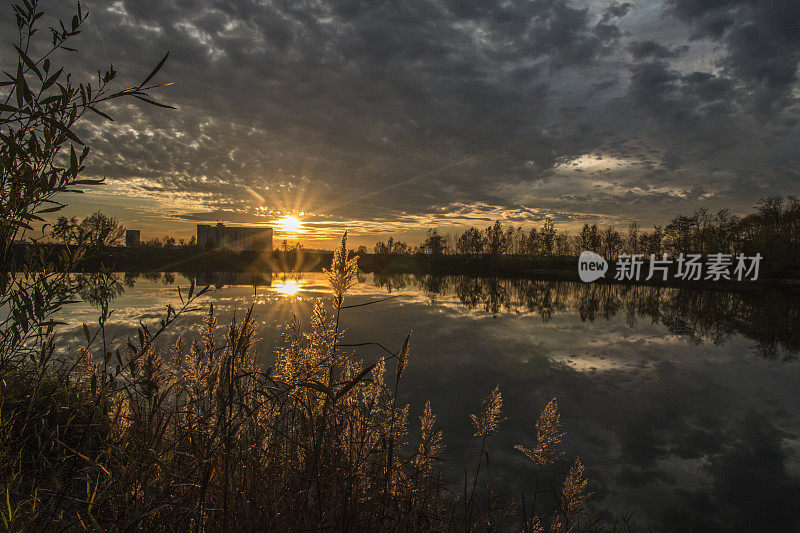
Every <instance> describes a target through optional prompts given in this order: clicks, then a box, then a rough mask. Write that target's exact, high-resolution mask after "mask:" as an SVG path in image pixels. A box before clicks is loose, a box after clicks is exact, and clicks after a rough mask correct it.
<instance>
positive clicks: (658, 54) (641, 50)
mask: <svg viewBox="0 0 800 533" xmlns="http://www.w3.org/2000/svg"><path fill="white" fill-rule="evenodd" d="M688 48H689V47H688V46H681V47H678V48H675V49H670V48H667V47H666V46H663V45H660V44H658V43H657V42H655V41H635V42H633V43H631V45H630V46H629V49H630V51H631V55H633V58H634V59H636V60H642V59H675V58H677V57H680V56H681V54H683V53H684V52H686V51H687V50H688Z"/></svg>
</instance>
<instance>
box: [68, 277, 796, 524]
mask: <svg viewBox="0 0 800 533" xmlns="http://www.w3.org/2000/svg"><path fill="white" fill-rule="evenodd" d="M197 283H198V285H205V284H206V283H210V284H211V285H212V288H211V290H210V291H209V292H208V293H206V294H205V295H203V296H202V297H201V298H200V299H199V301H198V304H199V307H204V308H207V306H208V304H209V303H213V304H214V306H215V310H216V312H217V316H218V319H219V323H220V324H221V325H224V324H225V323H226V322H227V321H228V320H230V319H231V317H233V316H234V315H235V314H237V313H238V314H241V313H242V312H243V311H244V310H245V309H246V308H247V307H248V306H250V305H251V304H252V305H253V306H254V313H255V315H256V316H257V324H258V327H257V338H258V341H257V343H256V345H255V349H256V350H258V353H259V354H261V355H262V356H263V360H264V364H265V366H268V365H269V364H270V358H271V355H270V354H271V353H272V352H273V349H274V348H275V347H276V346H277V345H278V344H279V343H280V342H281V335H282V333H283V332H284V331H286V325H287V323H288V322H289V320H290V318H291V317H292V315H293V314H295V315H297V316H298V317H299V318H300V320H301V321H302V320H303V319H304V318H305V317H307V316H308V314H309V312H310V311H311V309H312V307H313V305H314V302H315V301H317V300H318V299H322V300H325V299H326V298H329V296H330V291H329V290H328V289H327V286H326V282H325V278H324V275H323V274H321V273H303V274H292V273H284V274H276V273H273V274H267V275H266V276H263V277H261V279H258V280H255V279H253V278H252V276H250V275H243V274H220V275H215V276H208V277H206V278H202V277H201V278H199V279H198V280H197ZM188 285H189V280H188V279H187V278H186V277H184V276H182V275H180V274H163V273H162V274H148V275H142V276H133V275H123V274H119V275H117V276H116V279H112V280H111V286H110V288H111V291H110V292H111V293H112V294H114V295H116V297H115V299H114V300H113V302H112V308H114V309H116V311H114V313H113V314H112V315H111V318H110V320H109V322H108V328H107V331H108V335H110V336H115V337H116V338H117V339H118V340H121V339H124V338H125V337H126V336H129V335H134V334H135V331H136V325H137V324H138V321H139V319H142V320H144V321H145V323H149V324H154V323H155V322H157V319H158V318H159V317H160V316H162V314H163V312H164V310H165V305H166V304H168V303H172V304H173V305H175V304H177V303H178V302H179V300H178V294H177V286H181V287H182V288H183V289H184V290H185V289H186V288H187V287H188ZM87 286H88V287H89V288H91V284H87ZM103 286H105V287H107V289H108V287H109V285H108V283H106V285H103ZM107 289H106V290H107ZM712 289H713V288H712ZM712 289H709V288H705V289H696V290H695V289H686V288H683V289H678V288H658V287H650V286H644V285H627V286H626V285H612V284H581V283H573V282H556V281H536V280H523V279H498V278H485V279H483V278H470V277H464V276H460V277H455V276H414V275H377V274H375V275H373V274H363V275H361V277H360V283H359V284H358V285H357V286H355V287H354V288H353V289H352V291H351V292H350V294H349V296H348V297H347V298H346V301H345V304H350V305H352V304H360V303H366V302H371V301H375V300H379V299H382V298H387V297H389V296H392V297H393V298H392V299H390V300H386V301H383V302H380V303H376V304H374V305H367V306H363V307H355V308H352V309H348V310H345V311H343V312H342V325H343V327H344V328H346V329H347V332H346V335H345V339H344V341H343V342H344V343H364V342H377V343H381V344H383V345H384V346H386V347H387V348H389V349H390V350H392V351H395V350H397V349H399V347H400V345H401V344H402V342H403V339H404V338H405V335H406V334H407V333H408V330H409V329H410V328H411V327H412V326H413V328H414V333H413V337H412V351H411V358H410V362H409V367H408V369H407V371H406V374H405V375H404V381H403V382H402V383H401V387H400V390H399V396H400V399H401V400H403V401H404V402H408V403H409V404H410V405H411V410H412V411H411V412H412V415H411V417H410V425H411V427H412V430H413V429H416V428H417V427H418V416H419V413H420V411H421V410H422V407H423V406H424V404H425V401H426V400H430V401H431V405H432V407H433V410H434V412H435V413H436V414H437V417H438V423H439V425H440V426H441V427H442V428H443V430H444V439H445V444H446V446H447V453H446V456H447V458H448V460H449V462H448V464H447V465H446V466H445V471H446V473H447V474H448V476H450V479H453V480H454V481H456V482H457V483H460V482H461V479H462V478H463V469H464V465H463V457H464V456H468V457H469V463H468V464H469V465H470V466H469V468H471V469H472V468H474V465H475V462H476V458H477V454H478V451H479V449H480V442H478V441H477V440H476V439H475V438H474V437H473V436H472V433H473V429H472V426H471V423H470V421H469V414H470V413H477V412H478V410H479V409H480V403H481V399H482V398H483V397H484V396H485V395H486V394H488V393H489V392H490V391H491V390H492V389H493V388H494V387H495V385H499V386H500V389H501V391H502V393H503V400H504V404H503V406H504V416H505V418H506V419H505V421H504V422H503V424H502V426H501V428H500V432H499V434H498V435H497V436H496V437H494V438H493V439H492V442H491V443H490V454H491V458H492V469H493V470H492V477H493V480H494V484H495V487H496V491H497V492H499V493H500V494H504V495H507V496H516V497H517V499H518V500H519V495H520V491H521V490H526V491H527V493H528V494H530V491H531V490H532V488H531V487H532V485H533V481H534V476H535V470H534V468H533V466H532V464H531V463H530V462H528V460H527V459H526V458H525V457H524V456H523V455H522V454H521V453H519V452H517V451H515V450H513V446H514V445H515V444H523V445H526V446H528V447H533V445H534V444H535V440H536V430H535V427H534V424H535V423H536V420H537V418H538V415H539V412H540V410H541V409H542V408H543V407H544V405H545V404H546V403H547V402H548V401H549V400H550V399H551V398H553V397H556V398H558V403H559V408H560V410H561V413H562V417H561V421H562V424H563V426H564V430H565V431H566V437H565V440H564V445H563V450H564V452H565V453H566V455H567V457H568V458H570V459H574V458H575V457H576V456H580V458H581V460H582V461H583V463H584V464H585V466H586V473H587V476H588V477H589V480H590V489H591V490H592V491H593V492H594V493H595V494H594V496H593V498H592V502H593V509H594V510H596V511H598V512H603V511H610V512H623V511H624V512H627V513H629V514H633V517H634V520H635V522H636V524H637V525H640V526H648V525H649V526H652V527H653V528H655V529H656V530H674V531H685V530H687V529H688V528H693V530H695V531H735V530H738V531H756V530H765V531H785V530H791V529H794V528H795V527H796V526H797V524H798V516H797V513H798V507H797V506H798V502H800V380H798V370H800V363H799V362H798V359H797V357H796V356H797V354H798V351H800V327H798V326H800V305H798V293H797V292H795V290H789V289H788V288H786V287H777V288H769V287H764V286H759V287H751V289H750V290H747V291H737V292H734V291H729V290H721V289H720V290H712ZM184 294H185V293H184ZM93 295H94V296H93ZM83 296H84V297H85V299H86V300H87V301H88V302H89V303H87V302H84V303H79V304H74V305H72V306H70V307H68V308H67V309H65V310H64V312H63V316H62V319H64V320H65V321H66V322H67V323H68V325H66V326H63V327H62V330H61V335H62V336H64V337H65V338H66V339H67V340H69V341H70V342H71V343H72V344H73V345H78V344H79V343H80V342H82V339H83V333H82V327H81V324H83V323H84V322H85V323H87V324H89V326H90V327H92V328H94V327H96V324H97V313H98V311H97V309H96V308H95V307H94V306H93V305H92V304H91V303H90V302H92V301H93V299H94V298H95V297H96V293H94V292H93V291H92V290H88V289H87V290H86V291H84V294H83ZM203 312H204V311H201V310H196V311H193V312H191V313H189V314H188V315H186V316H184V317H181V318H180V319H179V322H178V323H177V324H176V327H175V328H174V329H173V330H172V331H171V332H170V335H168V336H165V337H164V338H163V340H162V342H163V343H165V344H168V343H170V342H171V341H172V340H174V338H175V336H176V335H177V334H184V333H186V334H189V335H191V334H192V333H196V332H197V331H198V329H199V323H200V317H201V316H202V313H203ZM352 349H353V350H355V352H356V354H357V356H358V357H359V358H362V359H364V360H365V361H368V362H371V361H374V360H376V359H377V358H378V357H380V356H381V350H380V348H378V347H375V346H366V347H358V348H352ZM417 431H418V430H417ZM412 436H413V431H412ZM558 468H561V469H562V472H563V471H565V470H566V468H568V465H567V464H566V463H564V464H562V465H559V467H558ZM459 476H461V477H459ZM459 486H460V485H457V486H456V488H455V490H456V491H458V490H459V488H458V487H459Z"/></svg>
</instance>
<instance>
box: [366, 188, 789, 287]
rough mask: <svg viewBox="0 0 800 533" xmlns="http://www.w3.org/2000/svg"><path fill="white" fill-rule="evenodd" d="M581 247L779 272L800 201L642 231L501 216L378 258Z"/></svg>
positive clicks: (548, 252) (378, 248) (573, 251)
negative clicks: (722, 257) (754, 263)
mask: <svg viewBox="0 0 800 533" xmlns="http://www.w3.org/2000/svg"><path fill="white" fill-rule="evenodd" d="M583 250H591V251H594V252H596V253H598V254H600V255H602V256H604V257H606V258H607V259H609V260H614V259H616V258H617V257H618V256H619V255H620V254H642V255H644V256H645V257H649V256H650V255H651V254H654V255H656V256H658V257H661V256H662V255H663V254H667V255H668V256H670V257H677V256H678V255H679V254H681V253H683V254H702V255H707V254H710V253H728V254H739V253H743V254H745V255H748V256H752V255H755V254H756V253H760V254H761V255H762V257H763V258H764V261H763V264H764V267H765V268H766V269H767V270H769V271H771V272H775V273H785V272H796V271H797V270H798V269H800V199H798V198H797V197H794V196H790V197H789V198H788V199H784V198H782V197H770V198H766V199H763V200H761V201H759V202H758V205H757V206H756V209H755V212H753V213H750V214H748V215H746V216H738V215H734V214H732V213H731V212H730V210H728V209H722V210H720V211H718V212H717V213H714V214H712V213H710V212H709V211H707V210H706V209H698V210H696V211H695V212H694V213H693V214H692V215H689V216H687V215H678V216H676V217H675V218H673V219H672V220H671V221H670V222H669V224H667V225H665V226H654V227H653V229H652V230H645V229H643V228H642V227H641V226H640V225H639V224H636V223H633V224H630V225H629V226H628V228H627V229H625V230H624V231H619V230H617V229H616V228H614V227H612V226H605V227H601V226H598V225H597V224H591V225H590V224H584V225H583V227H582V228H581V230H580V231H579V232H578V233H573V234H570V233H568V232H566V231H562V230H559V229H557V228H556V226H555V224H554V223H553V222H552V221H550V220H547V221H545V222H544V223H543V224H542V225H541V226H538V227H532V228H530V229H524V228H522V227H521V226H518V227H513V226H503V225H502V224H501V223H500V222H499V221H496V222H495V223H494V224H492V225H490V226H488V227H486V228H484V229H478V228H475V227H469V228H467V229H466V230H465V231H464V232H463V233H461V234H460V235H449V234H442V233H439V231H438V230H436V229H429V230H428V231H427V233H426V236H425V239H424V240H423V241H422V243H420V244H419V245H418V246H410V245H408V244H407V243H405V242H402V241H397V240H394V239H393V238H392V237H390V238H389V240H388V241H387V242H383V241H379V242H378V243H376V244H375V248H374V251H375V253H376V254H378V255H413V254H418V255H431V256H439V255H460V256H472V257H473V258H475V257H486V256H490V257H495V258H499V257H506V258H508V257H514V258H517V259H518V258H519V257H552V256H560V257H575V256H577V255H579V254H580V253H581V252H582V251H583Z"/></svg>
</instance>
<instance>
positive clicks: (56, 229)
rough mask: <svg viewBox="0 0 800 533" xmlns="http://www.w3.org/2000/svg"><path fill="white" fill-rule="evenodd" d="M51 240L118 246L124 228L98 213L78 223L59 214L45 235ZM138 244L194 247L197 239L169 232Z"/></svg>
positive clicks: (62, 242) (77, 244)
mask: <svg viewBox="0 0 800 533" xmlns="http://www.w3.org/2000/svg"><path fill="white" fill-rule="evenodd" d="M48 236H49V237H50V239H51V240H52V241H53V242H56V243H59V244H65V245H71V246H79V245H83V244H86V245H89V246H90V247H93V248H103V247H108V246H119V245H121V244H123V242H124V239H123V238H124V236H125V227H124V226H123V225H122V224H120V222H119V221H118V220H117V219H116V218H114V217H109V216H108V215H105V214H103V213H100V212H97V213H93V214H91V215H89V216H88V217H86V218H84V219H83V220H81V221H80V222H79V221H78V219H77V217H74V216H73V217H65V216H60V217H58V219H57V220H56V221H55V223H54V224H53V226H52V228H51V229H50V232H49V234H48ZM137 246H143V247H147V248H172V247H174V246H192V247H194V246H197V238H196V237H195V236H194V235H192V237H191V238H190V239H189V240H188V241H187V240H186V239H176V238H175V237H173V236H171V235H165V236H164V237H163V238H158V237H153V238H152V239H149V240H147V241H141V242H140V243H138V244H137Z"/></svg>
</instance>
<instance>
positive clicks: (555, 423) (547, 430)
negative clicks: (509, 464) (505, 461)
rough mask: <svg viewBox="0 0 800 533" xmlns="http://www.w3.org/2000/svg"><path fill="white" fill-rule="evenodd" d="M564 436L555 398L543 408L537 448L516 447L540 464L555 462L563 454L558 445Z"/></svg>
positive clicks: (537, 436) (537, 428)
mask: <svg viewBox="0 0 800 533" xmlns="http://www.w3.org/2000/svg"><path fill="white" fill-rule="evenodd" d="M563 438H564V433H563V432H562V431H561V415H560V413H559V412H558V402H557V401H556V399H555V398H553V399H552V400H550V402H549V403H548V404H547V405H546V406H545V408H544V409H542V413H541V414H540V415H539V420H538V421H537V422H536V448H534V449H533V450H530V449H528V448H526V447H525V446H522V445H521V444H517V445H516V446H514V449H516V450H519V451H521V452H522V453H524V454H525V455H527V456H528V458H529V459H530V460H531V461H533V462H534V463H536V464H537V465H539V466H546V465H549V464H552V463H554V462H555V461H556V460H557V459H558V458H559V457H560V456H561V454H560V453H559V451H558V445H559V444H560V443H561V440H562V439H563Z"/></svg>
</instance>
